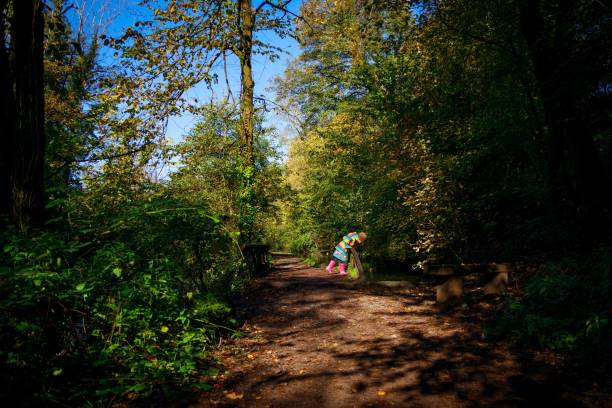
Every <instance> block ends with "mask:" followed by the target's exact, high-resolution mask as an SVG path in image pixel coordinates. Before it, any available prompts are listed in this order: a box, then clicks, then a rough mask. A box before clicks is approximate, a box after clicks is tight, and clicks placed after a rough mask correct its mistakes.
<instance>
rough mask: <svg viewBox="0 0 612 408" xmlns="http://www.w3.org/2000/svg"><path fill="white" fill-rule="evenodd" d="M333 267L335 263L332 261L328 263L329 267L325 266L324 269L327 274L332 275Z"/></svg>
mask: <svg viewBox="0 0 612 408" xmlns="http://www.w3.org/2000/svg"><path fill="white" fill-rule="evenodd" d="M334 266H336V262H335V261H333V260H332V261H329V265H327V268H325V270H326V271H327V273H334Z"/></svg>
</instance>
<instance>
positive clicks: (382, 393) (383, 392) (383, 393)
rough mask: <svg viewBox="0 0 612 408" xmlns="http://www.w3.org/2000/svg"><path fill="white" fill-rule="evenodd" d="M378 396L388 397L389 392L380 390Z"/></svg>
mask: <svg viewBox="0 0 612 408" xmlns="http://www.w3.org/2000/svg"><path fill="white" fill-rule="evenodd" d="M376 395H378V396H379V397H384V396H385V395H387V391H385V390H378V392H377V393H376Z"/></svg>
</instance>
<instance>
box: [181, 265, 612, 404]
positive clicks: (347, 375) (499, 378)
mask: <svg viewBox="0 0 612 408" xmlns="http://www.w3.org/2000/svg"><path fill="white" fill-rule="evenodd" d="M471 295H472V297H473V300H472V301H470V302H469V303H467V304H466V303H464V304H463V305H459V306H456V307H454V308H451V309H447V310H442V309H440V308H439V306H437V305H436V304H435V288H434V287H433V285H432V284H431V283H430V284H421V285H411V284H406V285H403V286H399V287H395V288H389V287H382V286H379V285H371V286H367V287H364V286H359V285H357V284H356V283H354V282H351V281H348V280H347V279H346V278H343V277H340V276H338V275H328V274H327V272H326V271H324V270H323V269H318V268H311V267H308V266H306V265H304V264H303V263H301V262H300V261H299V259H297V258H292V257H290V256H281V255H277V256H276V257H275V268H274V270H273V271H272V273H270V274H269V275H267V276H265V277H262V278H258V279H256V280H255V282H254V286H253V289H252V291H251V292H250V293H249V295H248V296H247V297H246V298H245V299H244V300H243V302H242V304H240V305H239V306H238V308H239V313H240V314H241V316H242V318H243V319H244V320H245V322H246V323H245V325H244V328H243V330H244V331H245V332H246V336H245V337H243V338H241V339H239V340H235V341H233V342H230V343H228V344H225V345H224V346H223V347H222V348H221V350H220V351H219V353H220V355H219V360H220V361H222V362H223V364H224V366H223V368H222V374H220V375H218V376H217V377H216V379H215V380H216V383H215V386H214V388H213V390H212V392H210V393H206V394H204V395H203V396H202V398H201V399H200V401H199V402H198V403H197V404H195V405H193V406H198V407H228V406H238V407H291V408H295V407H316V408H323V407H388V406H398V407H519V406H521V407H531V406H539V407H591V406H596V407H612V400H611V399H608V398H607V397H606V395H605V394H606V393H605V392H604V391H603V390H602V389H601V388H600V386H599V385H598V384H595V383H593V381H592V380H588V379H586V378H585V377H584V376H581V375H579V374H577V373H575V372H569V370H568V369H567V368H565V369H563V368H561V367H562V366H559V365H556V364H555V360H554V359H551V358H548V357H546V356H543V355H539V356H538V355H535V354H533V353H531V352H529V351H526V350H517V349H515V348H512V347H510V346H509V345H508V344H507V343H505V342H500V341H499V340H494V339H488V338H487V337H486V336H484V334H483V324H482V322H483V320H484V319H487V318H489V316H494V314H495V313H496V311H497V310H496V309H497V305H498V303H499V300H496V299H485V298H484V297H482V296H480V297H479V295H478V292H477V291H474V293H472V294H471Z"/></svg>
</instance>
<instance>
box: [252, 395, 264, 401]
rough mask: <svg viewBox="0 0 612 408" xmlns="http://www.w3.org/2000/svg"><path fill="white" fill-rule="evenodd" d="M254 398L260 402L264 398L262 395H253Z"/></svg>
mask: <svg viewBox="0 0 612 408" xmlns="http://www.w3.org/2000/svg"><path fill="white" fill-rule="evenodd" d="M253 398H255V399H256V400H260V399H261V398H262V397H261V395H257V394H253Z"/></svg>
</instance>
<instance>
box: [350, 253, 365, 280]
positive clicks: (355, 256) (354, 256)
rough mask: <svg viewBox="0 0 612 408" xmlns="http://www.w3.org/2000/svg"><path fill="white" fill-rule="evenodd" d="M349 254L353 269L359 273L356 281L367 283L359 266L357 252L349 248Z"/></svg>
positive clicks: (361, 267) (359, 261)
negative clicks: (350, 254)
mask: <svg viewBox="0 0 612 408" xmlns="http://www.w3.org/2000/svg"><path fill="white" fill-rule="evenodd" d="M351 253H352V254H353V256H352V262H353V263H354V265H355V268H357V271H358V272H359V277H358V279H357V280H358V281H359V282H361V283H367V282H368V277H367V276H366V274H365V271H364V270H363V266H362V265H361V260H360V259H359V255H358V254H357V251H356V250H355V248H351Z"/></svg>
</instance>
